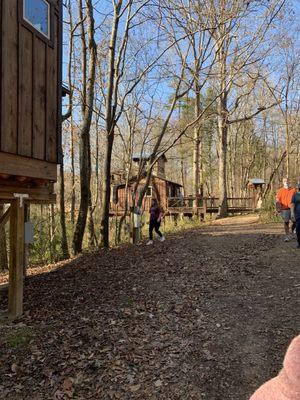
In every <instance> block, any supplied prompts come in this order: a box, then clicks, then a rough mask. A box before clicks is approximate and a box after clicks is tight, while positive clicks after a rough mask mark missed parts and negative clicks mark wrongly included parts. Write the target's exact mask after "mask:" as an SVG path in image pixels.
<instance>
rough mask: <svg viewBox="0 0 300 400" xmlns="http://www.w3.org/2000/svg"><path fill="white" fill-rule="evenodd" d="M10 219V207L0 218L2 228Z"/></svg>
mask: <svg viewBox="0 0 300 400" xmlns="http://www.w3.org/2000/svg"><path fill="white" fill-rule="evenodd" d="M9 217H10V207H9V208H8V209H7V210H6V211H5V213H4V214H3V215H2V217H1V218H0V228H1V227H2V226H4V225H5V224H6V223H7V221H8V220H9Z"/></svg>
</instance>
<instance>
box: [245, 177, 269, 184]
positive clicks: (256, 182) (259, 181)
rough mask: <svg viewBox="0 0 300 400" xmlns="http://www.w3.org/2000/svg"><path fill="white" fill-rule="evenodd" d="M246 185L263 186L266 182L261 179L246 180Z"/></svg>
mask: <svg viewBox="0 0 300 400" xmlns="http://www.w3.org/2000/svg"><path fill="white" fill-rule="evenodd" d="M248 183H250V184H252V185H264V184H265V183H266V182H265V181H264V180H263V179H261V178H252V179H249V180H248Z"/></svg>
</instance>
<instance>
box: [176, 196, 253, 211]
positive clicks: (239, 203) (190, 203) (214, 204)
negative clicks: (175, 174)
mask: <svg viewBox="0 0 300 400" xmlns="http://www.w3.org/2000/svg"><path fill="white" fill-rule="evenodd" d="M227 204H228V209H229V210H231V209H234V210H238V209H242V210H244V209H252V208H253V198H251V197H228V198H227ZM218 207H219V198H218V197H204V198H196V197H192V196H190V197H169V198H168V208H203V209H204V210H208V211H209V210H214V209H218Z"/></svg>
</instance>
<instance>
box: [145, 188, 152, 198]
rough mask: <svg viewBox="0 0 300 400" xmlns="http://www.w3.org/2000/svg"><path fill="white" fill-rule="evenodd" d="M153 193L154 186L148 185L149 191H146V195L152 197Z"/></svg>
mask: <svg viewBox="0 0 300 400" xmlns="http://www.w3.org/2000/svg"><path fill="white" fill-rule="evenodd" d="M149 189H150V193H151V194H148V190H149ZM152 195H153V186H148V187H147V192H146V197H152Z"/></svg>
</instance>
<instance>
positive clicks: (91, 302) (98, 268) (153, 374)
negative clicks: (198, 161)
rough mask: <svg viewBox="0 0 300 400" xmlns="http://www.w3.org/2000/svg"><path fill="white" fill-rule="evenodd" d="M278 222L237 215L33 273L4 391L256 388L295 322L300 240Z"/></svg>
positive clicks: (9, 332)
mask: <svg viewBox="0 0 300 400" xmlns="http://www.w3.org/2000/svg"><path fill="white" fill-rule="evenodd" d="M280 233H281V226H278V225H259V224H258V223H257V221H256V219H255V217H238V218H232V219H228V220H226V221H225V222H224V221H219V222H218V223H217V224H215V225H211V226H207V227H205V228H202V229H195V230H193V231H188V232H184V233H181V234H178V235H175V236H173V237H170V238H168V240H167V241H166V242H165V243H155V245H154V246H153V247H145V246H136V247H135V246H128V247H123V248H120V249H116V250H112V251H110V252H101V253H99V254H95V255H90V256H83V257H81V258H79V259H77V260H74V261H72V262H70V264H68V265H66V266H64V267H63V268H62V269H58V270H56V271H54V272H51V273H48V274H43V275H40V276H33V277H30V278H28V281H27V284H26V293H25V296H26V303H25V310H26V315H25V316H24V317H23V318H22V319H20V320H19V321H17V322H16V323H15V324H13V325H4V326H2V327H1V328H0V398H1V399H4V398H6V399H14V400H17V399H28V400H29V399H30V400H35V399H41V400H46V399H68V398H73V399H84V400H85V399H103V400H105V399H122V400H126V399H143V400H148V399H149V400H150V399H158V400H164V399H178V400H185V399H199V400H202V399H207V400H247V399H249V395H250V394H251V393H252V392H253V390H254V389H255V388H256V387H257V386H258V385H259V384H260V383H262V382H263V381H264V380H266V379H268V378H269V377H270V376H272V375H274V374H275V373H276V372H277V371H278V369H279V368H280V364H281V361H282V357H283V354H284V351H285V348H286V346H287V344H288V342H289V341H290V339H291V338H292V337H293V336H294V335H296V334H297V333H298V332H299V330H300V314H299V308H300V304H299V303H300V262H299V260H300V251H298V250H296V249H295V248H294V247H295V241H293V242H290V243H283V242H282V236H281V235H280ZM5 304H6V303H5V299H2V302H1V303H0V305H1V307H3V308H4V307H5Z"/></svg>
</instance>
